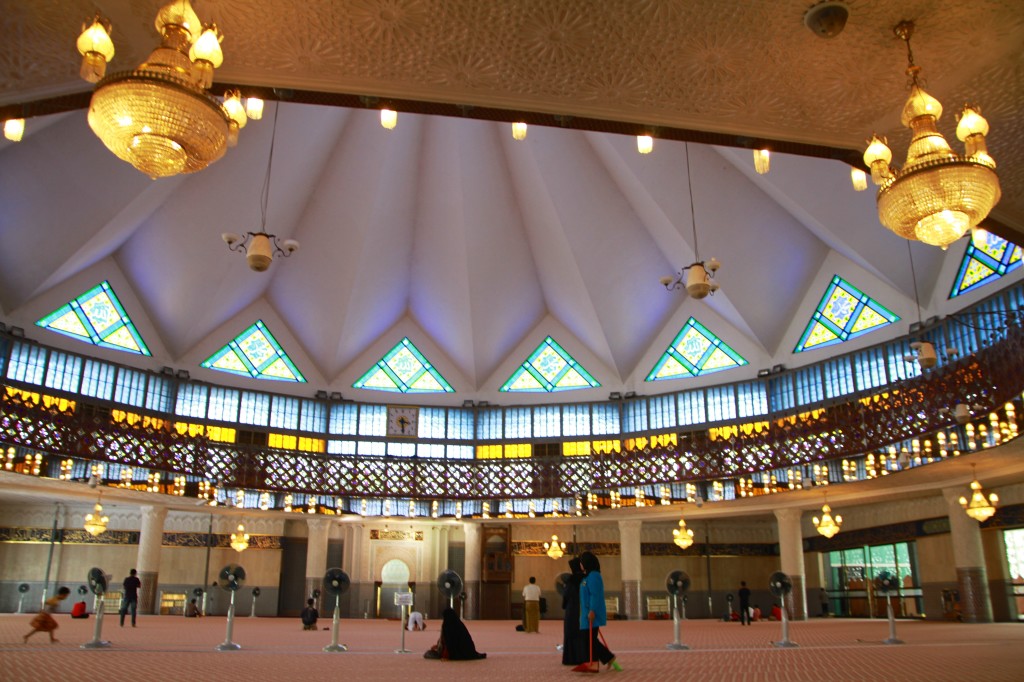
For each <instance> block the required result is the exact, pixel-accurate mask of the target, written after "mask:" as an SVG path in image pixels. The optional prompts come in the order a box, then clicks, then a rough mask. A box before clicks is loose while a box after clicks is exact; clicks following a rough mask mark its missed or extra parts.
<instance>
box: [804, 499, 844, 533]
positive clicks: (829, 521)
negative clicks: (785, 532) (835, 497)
mask: <svg viewBox="0 0 1024 682" xmlns="http://www.w3.org/2000/svg"><path fill="white" fill-rule="evenodd" d="M811 521H812V522H813V523H814V527H815V528H816V529H817V531H818V534H819V535H824V536H825V537H827V538H829V539H831V538H832V537H834V536H835V534H836V533H838V532H839V527H840V526H842V525H843V517H842V516H840V515H839V514H836V515H835V517H833V516H832V507H830V506H828V497H826V498H825V504H823V505H822V506H821V518H820V519H819V518H818V517H817V516H815V517H813V518H812V519H811Z"/></svg>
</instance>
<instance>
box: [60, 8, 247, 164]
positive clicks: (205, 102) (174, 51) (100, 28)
mask: <svg viewBox="0 0 1024 682" xmlns="http://www.w3.org/2000/svg"><path fill="white" fill-rule="evenodd" d="M155 25H156V29H157V32H159V34H160V36H161V44H160V46H159V47H158V48H157V49H155V50H154V51H153V52H152V53H151V54H150V55H149V58H148V59H147V60H146V61H145V62H144V63H142V64H140V65H139V66H138V67H137V68H135V69H133V70H131V71H121V72H118V73H113V74H110V75H106V63H107V62H108V61H109V60H110V59H111V58H112V57H113V56H114V45H113V42H112V41H111V40H110V32H111V26H110V22H108V21H106V20H105V19H102V18H101V17H98V16H97V17H96V18H95V19H94V20H93V22H92V23H91V24H89V25H88V26H86V27H84V30H83V31H82V34H81V35H80V36H79V38H78V41H77V47H78V50H79V52H80V53H81V54H82V67H81V71H80V75H81V76H82V78H83V79H85V80H86V81H88V82H90V83H96V89H95V91H94V92H93V95H92V100H91V101H90V103H89V115H88V119H89V127H90V128H92V130H93V132H94V133H96V136H97V137H99V138H100V140H102V141H103V144H104V145H106V147H107V149H109V150H110V151H111V152H113V154H114V155H115V156H117V157H118V158H120V159H122V160H124V161H127V162H128V163H130V164H131V165H133V166H135V168H137V169H139V170H140V171H142V172H143V173H145V174H146V175H148V176H150V177H151V178H154V179H155V178H161V177H167V176H171V175H177V174H178V173H194V172H196V171H200V170H202V169H204V168H206V167H207V166H209V165H210V164H211V163H213V162H215V161H217V160H218V159H220V158H221V157H222V156H224V151H225V149H226V148H227V147H228V146H229V145H230V144H232V143H233V141H234V140H236V139H237V135H238V129H239V128H240V127H241V126H242V125H243V124H244V118H245V115H244V113H243V114H242V116H241V118H239V117H238V116H232V115H231V113H230V112H229V111H228V110H227V109H225V107H224V106H223V105H221V103H220V102H219V101H218V100H217V99H216V98H214V97H213V96H212V95H210V93H209V92H207V89H208V88H209V87H210V85H211V84H212V82H213V71H214V69H215V68H217V67H218V66H220V64H221V63H222V62H223V60H224V55H223V53H222V52H221V49H220V41H221V39H222V36H221V34H220V32H219V31H218V30H217V27H216V25H214V24H211V25H208V26H203V25H202V24H201V22H200V20H199V17H198V16H197V15H196V13H195V10H193V9H192V5H191V4H190V3H189V0H175V1H174V2H172V3H169V4H167V5H165V6H164V7H163V8H161V9H160V11H159V12H157V16H156V22H155Z"/></svg>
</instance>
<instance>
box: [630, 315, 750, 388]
mask: <svg viewBox="0 0 1024 682" xmlns="http://www.w3.org/2000/svg"><path fill="white" fill-rule="evenodd" d="M745 364H747V361H746V359H744V358H743V356H742V355H740V354H739V353H737V352H736V351H734V350H733V349H732V348H730V347H729V346H728V344H726V343H725V342H724V341H722V340H721V339H720V338H718V337H717V336H716V335H715V334H714V333H712V332H711V330H709V329H708V328H707V327H705V326H704V325H702V324H701V323H700V322H698V321H697V320H695V319H694V318H692V317H691V318H690V319H688V320H687V321H686V323H685V324H684V325H683V328H682V329H680V330H679V333H678V334H676V338H675V339H673V341H672V343H671V344H670V345H669V347H668V350H666V351H665V352H664V353H663V354H662V356H661V358H659V359H658V361H657V362H656V363H654V368H653V369H652V370H651V372H650V374H648V375H647V379H646V381H660V380H662V379H679V378H685V377H695V376H700V375H702V374H710V373H711V372H718V371H721V370H723V369H731V368H733V367H740V366H742V365H745Z"/></svg>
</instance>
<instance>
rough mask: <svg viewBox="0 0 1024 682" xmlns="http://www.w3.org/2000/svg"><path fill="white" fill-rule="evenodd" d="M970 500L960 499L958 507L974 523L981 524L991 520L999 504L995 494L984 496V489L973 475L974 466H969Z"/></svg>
mask: <svg viewBox="0 0 1024 682" xmlns="http://www.w3.org/2000/svg"><path fill="white" fill-rule="evenodd" d="M971 479H972V480H971V499H969V500H968V499H967V498H966V497H961V498H960V506H961V507H963V508H964V512H965V513H966V514H967V515H968V516H970V517H971V518H972V519H974V520H975V521H977V522H979V523H981V522H982V521H987V520H988V519H990V518H992V515H993V514H995V513H996V505H997V504H999V496H998V495H996V494H995V493H991V494H990V495H988V496H986V495H985V491H984V489H982V487H981V483H979V482H978V477H977V475H976V474H975V473H974V465H973V464H972V465H971Z"/></svg>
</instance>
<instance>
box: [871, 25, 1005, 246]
mask: <svg viewBox="0 0 1024 682" xmlns="http://www.w3.org/2000/svg"><path fill="white" fill-rule="evenodd" d="M893 32H894V33H895V34H896V35H897V37H899V38H900V39H901V40H903V41H904V42H905V43H906V45H907V63H908V66H907V75H908V76H910V98H909V99H907V102H906V104H905V105H904V106H903V115H902V116H901V117H900V121H901V123H902V124H903V126H904V127H907V128H910V129H911V131H912V132H913V137H912V139H911V141H910V146H909V147H908V149H907V160H906V162H905V163H904V164H903V167H902V168H900V169H894V168H892V167H891V166H890V165H889V162H890V161H891V160H892V151H891V150H890V149H889V147H888V146H886V140H885V139H884V138H879V137H878V136H877V135H873V136H872V137H871V140H870V141H869V142H868V148H867V150H866V151H865V152H864V163H865V164H867V165H868V166H869V167H870V168H871V179H872V180H873V181H874V183H875V184H876V185H879V190H878V217H879V219H880V220H881V222H882V224H883V225H885V227H886V228H888V229H890V230H892V231H893V232H895V233H896V234H898V235H899V236H901V237H903V238H904V239H918V240H920V241H922V242H925V243H926V244H931V245H933V246H941V247H942V248H943V249H945V248H946V247H947V246H949V245H950V244H951V243H953V242H954V241H956V240H957V239H959V238H960V237H962V236H963V235H964V234H965V233H966V232H967V231H968V230H970V229H972V228H974V227H976V226H977V225H978V223H980V222H981V221H982V220H983V219H984V218H985V216H987V215H988V213H989V211H991V210H992V207H993V206H995V205H996V203H998V202H999V196H1000V191H999V177H998V176H997V175H996V172H995V167H996V162H995V161H994V160H993V158H992V157H991V156H989V153H988V148H987V147H986V145H985V135H986V134H987V133H988V122H987V121H986V120H985V119H984V118H982V116H981V113H980V111H979V109H978V108H977V107H972V106H965V107H964V110H963V111H962V112H961V113H960V115H959V117H958V120H959V124H958V125H957V128H956V136H957V138H959V139H960V141H961V142H963V143H964V155H963V156H960V155H959V154H956V153H955V152H953V150H952V149H951V148H950V146H949V144H948V143H947V142H946V138H944V137H943V136H942V134H941V133H940V132H939V131H938V129H937V128H936V121H938V119H939V117H940V116H942V105H941V104H939V101H938V100H936V99H935V98H934V97H932V96H931V95H929V94H928V93H927V92H925V91H924V90H923V89H922V88H921V84H920V81H919V78H918V76H919V74H920V71H921V67H919V66H916V65H915V64H914V53H913V52H911V50H910V36H911V35H912V34H913V32H914V24H913V22H910V21H901V22H900V23H899V24H897V25H896V27H895V28H894V29H893Z"/></svg>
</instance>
